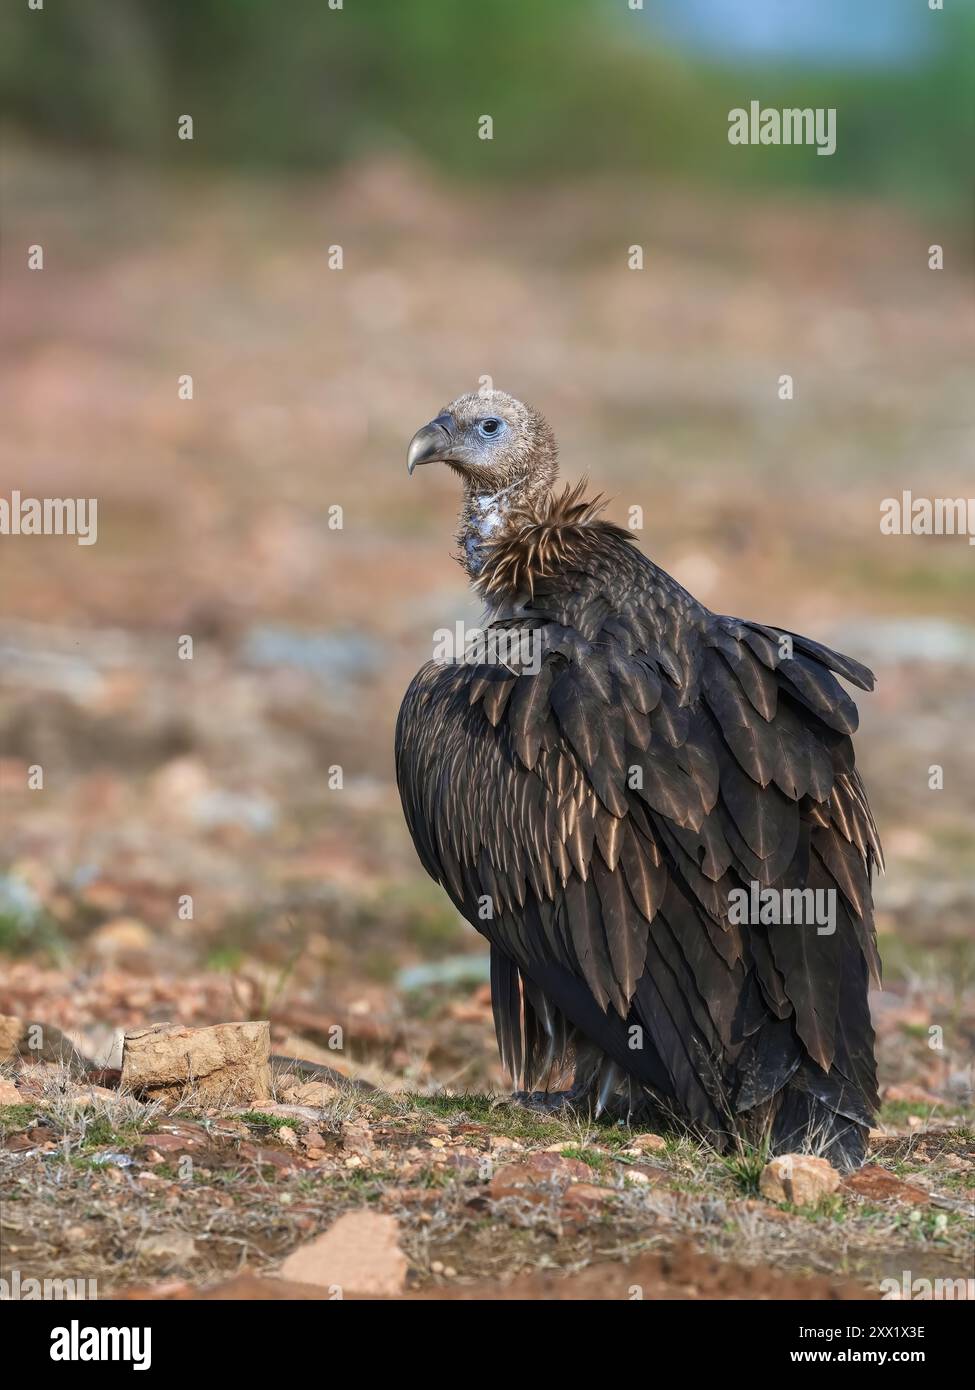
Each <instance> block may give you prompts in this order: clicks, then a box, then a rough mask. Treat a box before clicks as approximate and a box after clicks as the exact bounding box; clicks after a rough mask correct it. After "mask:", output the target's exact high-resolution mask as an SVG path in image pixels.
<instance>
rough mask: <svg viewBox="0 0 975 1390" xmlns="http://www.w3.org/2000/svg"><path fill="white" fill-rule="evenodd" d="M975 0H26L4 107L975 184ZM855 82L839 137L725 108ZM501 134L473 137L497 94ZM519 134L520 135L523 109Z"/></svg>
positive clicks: (239, 140)
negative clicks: (820, 147)
mask: <svg viewBox="0 0 975 1390" xmlns="http://www.w3.org/2000/svg"><path fill="white" fill-rule="evenodd" d="M973 67H975V7H973V5H972V4H971V3H970V0H948V3H947V5H946V6H945V9H944V10H943V11H940V12H938V11H930V10H929V9H928V8H927V6H926V3H925V0H857V3H856V4H855V5H850V4H845V3H840V0H820V3H818V4H816V5H811V4H810V3H808V0H689V3H678V0H646V3H645V4H644V5H642V6H641V7H640V8H639V9H633V8H631V7H630V4H629V0H531V3H530V4H529V3H525V2H524V0H483V3H461V2H460V0H346V2H345V3H344V4H343V5H342V8H341V9H332V8H330V5H329V0H289V3H288V4H286V5H275V4H271V3H268V2H267V0H85V3H84V4H63V3H58V0H48V3H47V5H46V6H45V8H44V10H43V11H42V12H32V11H29V10H28V9H27V6H26V3H24V4H18V5H9V6H7V7H6V8H5V13H4V19H3V30H2V42H0V82H2V87H3V91H4V97H3V110H4V113H5V115H6V116H7V117H8V118H10V119H12V120H13V121H15V122H16V123H18V124H20V125H21V126H23V127H24V128H27V129H30V130H32V131H34V132H38V133H43V134H44V135H45V136H46V137H48V138H50V139H53V140H58V141H63V142H66V143H69V144H71V145H80V146H83V147H87V148H97V149H101V150H104V151H116V152H119V153H125V154H129V155H135V156H138V157H140V158H145V157H153V158H159V159H163V160H168V159H176V158H183V157H184V156H183V154H182V152H181V151H180V150H179V148H178V146H177V145H176V143H175V140H174V113H176V112H179V113H183V112H188V113H190V114H192V115H193V117H194V120H195V122H196V126H197V138H196V140H195V142H194V145H193V149H192V155H193V157H195V158H197V159H199V160H200V161H201V162H206V163H211V164H212V163H224V164H229V165H236V166H242V167H248V168H251V169H325V168H329V167H331V166H334V165H335V164H337V163H340V162H343V161H347V160H349V159H355V158H358V157H361V156H363V155H364V154H369V153H372V152H374V151H375V150H376V149H390V148H391V149H401V150H402V149H406V150H411V149H412V150H417V151H420V152H422V154H423V157H424V158H426V159H429V160H431V161H433V162H434V163H436V164H437V165H438V166H440V167H441V168H443V169H446V170H449V171H450V172H451V173H452V174H455V175H457V176H458V177H462V178H476V179H477V180H479V181H481V180H484V179H488V178H491V179H507V178H518V179H534V178H542V179H550V178H552V177H555V176H559V175H564V174H568V173H580V172H586V171H591V170H595V169H600V170H604V171H607V170H619V171H627V172H631V173H634V174H637V173H648V172H651V173H660V172H666V173H670V174H675V175H679V176H680V177H681V178H689V179H695V178H706V179H715V180H719V181H724V180H726V181H730V182H733V183H735V184H740V183H746V184H748V183H754V184H769V185H773V186H775V185H785V186H789V185H792V186H803V185H808V186H810V187H814V188H825V189H837V190H841V189H847V190H853V191H856V192H858V193H862V192H868V191H870V192H878V193H888V194H892V195H894V196H896V197H897V198H900V199H905V200H911V201H918V200H927V201H931V202H938V203H942V204H944V205H947V206H955V207H959V206H963V205H966V204H967V201H968V199H969V198H970V195H971V173H972V169H971V153H972V147H973V137H975V116H973V108H975V95H973V92H975V83H973ZM750 96H756V97H758V98H760V99H761V100H762V102H763V103H764V104H765V105H770V106H775V107H783V106H806V105H813V106H817V105H818V106H835V107H836V108H837V109H840V110H841V111H842V127H841V138H840V141H839V147H838V150H837V153H836V155H835V156H834V157H831V158H817V159H806V160H795V159H792V158H790V156H789V152H788V151H783V150H771V151H770V150H769V149H768V148H752V149H748V150H731V149H729V147H728V145H727V143H726V142H722V140H720V139H715V132H716V131H717V132H718V134H719V135H720V133H721V131H722V130H723V128H724V123H725V119H726V113H727V111H728V110H729V109H730V108H732V107H735V106H738V105H747V99H748V97H750ZM482 113H489V114H491V115H492V116H493V117H494V120H495V126H496V130H497V132H498V138H496V139H495V141H494V142H493V145H492V146H491V148H490V153H489V156H488V157H485V155H484V153H483V152H481V154H480V156H479V157H478V158H477V159H475V158H474V157H473V152H472V147H471V140H470V131H471V128H472V123H473V121H474V119H475V117H476V116H477V115H480V114H482ZM515 131H516V132H517V138H511V136H512V133H513V132H515Z"/></svg>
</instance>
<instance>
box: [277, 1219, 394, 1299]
mask: <svg viewBox="0 0 975 1390" xmlns="http://www.w3.org/2000/svg"><path fill="white" fill-rule="evenodd" d="M407 1268H408V1266H407V1262H406V1256H405V1255H404V1254H403V1252H402V1250H401V1249H400V1247H399V1223H398V1222H397V1220H396V1218H395V1217H393V1216H382V1215H380V1214H379V1213H378V1212H372V1211H351V1212H347V1213H346V1214H345V1216H340V1217H339V1219H338V1220H337V1221H336V1222H335V1223H334V1225H332V1226H330V1227H329V1229H328V1230H327V1231H325V1232H324V1233H323V1234H322V1235H320V1236H316V1237H315V1239H314V1240H311V1241H309V1242H308V1244H307V1245H302V1246H301V1247H300V1248H299V1249H297V1250H295V1251H294V1252H293V1253H292V1254H291V1255H289V1256H288V1258H287V1259H286V1260H285V1261H284V1263H283V1264H282V1266H281V1271H280V1273H281V1278H282V1279H287V1280H289V1281H291V1282H292V1283H296V1284H313V1285H315V1286H316V1287H318V1288H322V1289H325V1288H328V1289H336V1290H341V1292H342V1293H343V1294H345V1293H349V1294H366V1295H372V1296H374V1297H395V1296H396V1295H397V1294H400V1293H402V1292H403V1289H404V1287H405V1285H406V1272H407Z"/></svg>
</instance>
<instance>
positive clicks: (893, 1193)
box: [843, 1163, 930, 1207]
mask: <svg viewBox="0 0 975 1390" xmlns="http://www.w3.org/2000/svg"><path fill="white" fill-rule="evenodd" d="M843 1188H844V1190H845V1191H847V1192H855V1193H856V1194H857V1196H858V1197H865V1198H866V1199H867V1200H868V1201H870V1202H901V1203H903V1204H904V1205H905V1206H915V1207H920V1206H926V1205H927V1203H928V1202H929V1201H930V1198H929V1196H928V1194H927V1193H926V1192H924V1191H922V1189H921V1188H920V1187H917V1186H915V1185H914V1184H913V1183H909V1182H903V1181H902V1180H901V1179H900V1178H899V1177H897V1175H896V1174H895V1173H889V1172H888V1171H887V1169H886V1168H881V1167H880V1166H879V1164H876V1163H869V1164H867V1166H866V1167H864V1168H861V1169H860V1170H859V1172H856V1173H850V1174H848V1175H847V1177H845V1178H844V1179H843Z"/></svg>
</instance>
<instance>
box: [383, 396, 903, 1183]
mask: <svg viewBox="0 0 975 1390" xmlns="http://www.w3.org/2000/svg"><path fill="white" fill-rule="evenodd" d="M434 462H437V463H442V464H446V466H447V467H448V468H449V469H450V470H451V471H452V472H453V473H454V474H456V475H457V476H458V477H459V479H460V483H461V486H462V491H463V501H462V506H461V512H460V529H459V534H458V537H457V539H458V543H459V547H460V550H459V554H458V557H457V558H458V559H459V561H460V563H461V564H462V566H463V568H464V569H465V570H466V571H467V574H468V576H469V579H470V583H471V584H472V586H473V588H474V590H475V591H476V593H477V594H478V595H479V596H480V597H481V599H482V600H483V601H484V603H485V604H486V613H485V617H484V619H483V623H484V626H483V628H481V629H479V630H478V631H477V633H476V634H475V636H476V640H474V641H472V642H471V643H470V645H469V647H468V649H466V650H463V651H455V652H453V653H451V654H450V659H446V658H445V656H444V654H443V653H442V652H440V653H437V655H436V659H434V660H431V661H428V662H427V663H426V665H424V666H423V667H421V669H420V670H419V672H418V673H417V675H416V676H415V677H414V679H413V681H412V682H411V684H410V686H409V688H408V690H407V692H406V695H405V698H404V700H403V703H402V706H401V708H400V712H399V718H398V721H397V727H396V774H397V782H398V785H399V791H400V796H401V799H402V803H403V810H404V813H405V816H406V821H407V824H408V827H409V830H410V834H411V836H412V838H413V842H414V845H415V846H416V850H417V853H418V855H419V857H420V859H421V861H422V863H423V865H424V867H425V868H426V870H427V872H428V873H429V874H431V875H432V877H433V878H434V879H436V880H437V882H438V883H439V884H441V885H442V886H443V888H444V890H445V891H446V892H447V894H448V895H449V897H450V899H451V900H452V902H453V903H454V905H455V906H456V908H457V909H458V911H459V912H460V913H461V914H462V916H463V917H464V918H466V920H467V921H468V922H469V923H470V924H471V925H472V926H473V927H474V928H476V930H477V931H479V932H480V933H481V934H482V935H483V936H485V937H486V938H487V940H488V942H489V943H490V956H491V996H492V1009H493V1014H494V1023H495V1030H496V1033H497V1039H498V1046H499V1050H500V1054H501V1060H502V1064H503V1066H504V1068H505V1070H506V1071H507V1072H508V1073H509V1075H510V1076H511V1077H512V1080H513V1085H514V1087H515V1090H516V1094H517V1095H518V1096H519V1098H520V1099H522V1100H524V1101H525V1102H526V1103H528V1104H532V1105H538V1106H541V1107H548V1106H552V1107H555V1106H557V1105H571V1106H573V1107H586V1108H587V1109H589V1110H590V1112H591V1113H593V1114H595V1115H597V1116H598V1115H604V1116H606V1117H607V1118H615V1119H617V1120H621V1121H627V1122H629V1123H631V1124H646V1125H651V1124H654V1125H658V1126H659V1125H660V1124H665V1125H666V1124H668V1123H669V1124H671V1125H674V1124H676V1125H678V1126H680V1127H681V1128H682V1129H683V1130H684V1132H690V1133H692V1134H696V1135H700V1136H703V1137H706V1138H707V1140H708V1141H709V1142H711V1143H712V1144H714V1145H715V1146H716V1147H717V1148H718V1149H719V1150H723V1151H724V1150H727V1149H728V1148H729V1147H731V1146H737V1147H739V1148H740V1147H741V1146H742V1145H744V1144H746V1143H747V1144H753V1145H755V1146H757V1147H760V1150H761V1151H763V1152H766V1153H773V1154H774V1153H789V1152H797V1151H798V1152H806V1153H815V1154H819V1155H822V1156H825V1157H826V1158H828V1159H829V1161H830V1162H831V1163H832V1164H833V1165H834V1166H835V1167H837V1168H854V1167H857V1166H859V1165H860V1164H861V1163H862V1162H863V1160H864V1156H865V1146H866V1139H867V1132H868V1130H869V1128H870V1126H871V1125H872V1123H873V1121H874V1117H875V1114H876V1111H877V1107H878V1104H879V1101H878V1095H877V1084H876V1062H875V1057H874V1035H873V1030H872V1027H871V1023H870V1013H869V1008H868V1000H867V995H868V988H869V985H870V984H871V982H874V983H876V984H879V972H880V962H879V958H878V954H877V945H876V933H875V930H874V925H873V909H872V898H871V881H872V876H873V871H874V868H875V867H878V866H879V867H881V868H882V865H883V861H882V854H881V848H880V843H879V839H878V835H877V828H876V825H875V823H874V819H873V816H872V814H871V811H870V807H869V805H868V802H867V796H866V792H865V790H864V786H863V782H862V781H861V778H860V774H859V772H858V771H857V769H856V767H855V765H854V757H853V744H852V741H851V735H852V734H853V733H854V731H855V730H856V727H857V709H856V705H855V704H854V702H853V700H852V699H851V697H850V695H849V694H848V693H847V691H846V690H845V689H844V688H843V686H841V685H840V683H839V681H838V680H837V679H836V677H837V676H842V677H843V678H844V679H845V680H846V681H848V682H851V683H852V684H853V685H855V686H858V687H859V688H860V689H861V690H871V689H872V688H873V675H872V673H871V672H870V671H869V670H868V669H867V668H866V667H865V666H861V665H860V664H859V662H857V661H853V660H851V659H850V658H849V657H846V656H842V655H840V654H839V653H838V652H835V651H831V650H830V649H829V648H828V647H825V646H823V645H821V644H820V643H819V642H816V641H813V640H812V639H810V638H808V637H802V636H800V635H799V634H798V633H794V632H789V631H787V630H784V629H779V628H773V627H768V626H765V625H764V624H762V623H756V622H748V621H745V620H744V619H740V618H730V617H725V616H722V615H721V614H718V613H713V612H711V611H710V609H708V608H706V607H705V606H704V605H703V604H702V603H699V602H698V601H697V600H696V599H695V598H693V597H692V595H691V594H690V593H688V592H687V590H686V589H683V588H682V587H681V586H680V584H678V583H677V581H676V580H674V579H672V578H671V577H670V575H669V574H667V573H666V572H665V571H664V570H662V569H660V568H659V567H658V566H657V565H655V564H654V563H653V561H652V560H650V559H648V558H647V556H646V555H644V554H643V553H641V551H640V550H639V549H638V547H637V545H636V544H635V538H634V535H633V533H632V532H631V531H629V530H625V529H623V528H622V527H620V526H617V525H615V524H613V523H612V522H610V521H609V520H607V519H605V518H604V517H603V516H602V512H603V510H604V505H605V504H604V502H603V499H602V498H601V497H600V496H595V497H587V495H586V484H585V482H583V483H582V484H581V485H579V486H576V487H567V488H565V490H561V489H559V488H557V487H556V476H557V471H558V470H557V446H556V441H555V438H554V435H553V433H552V430H551V428H550V427H549V425H548V423H547V422H546V421H545V419H544V418H543V417H542V416H541V415H540V414H539V413H538V412H537V411H536V410H534V409H532V408H531V407H530V406H527V405H524V404H523V403H522V402H520V401H518V400H516V399H515V398H514V397H512V396H509V395H507V394H506V393H504V392H501V391H496V390H491V391H481V392H479V393H474V394H470V395H465V396H461V397H460V398H459V399H457V400H455V401H454V402H453V403H452V404H451V405H449V406H446V407H445V408H444V409H443V410H442V411H441V412H440V414H439V415H437V416H436V418H435V419H433V420H431V421H430V423H429V424H426V425H424V426H423V427H422V428H421V429H420V430H418V431H417V433H416V434H415V435H414V436H413V439H412V441H411V443H410V445H409V451H408V456H407V466H408V469H409V472H410V474H412V473H413V471H414V469H415V468H416V467H417V465H419V464H431V463H434ZM461 626H462V625H461Z"/></svg>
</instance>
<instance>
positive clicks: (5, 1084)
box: [0, 1077, 24, 1105]
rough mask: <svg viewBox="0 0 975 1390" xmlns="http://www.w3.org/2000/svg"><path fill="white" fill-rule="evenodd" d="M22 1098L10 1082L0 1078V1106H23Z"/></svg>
mask: <svg viewBox="0 0 975 1390" xmlns="http://www.w3.org/2000/svg"><path fill="white" fill-rule="evenodd" d="M23 1103H24V1098H23V1096H22V1095H21V1094H20V1092H19V1091H18V1090H17V1087H16V1086H15V1085H14V1083H13V1082H12V1081H5V1080H4V1079H3V1078H2V1077H0V1105H23Z"/></svg>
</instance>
